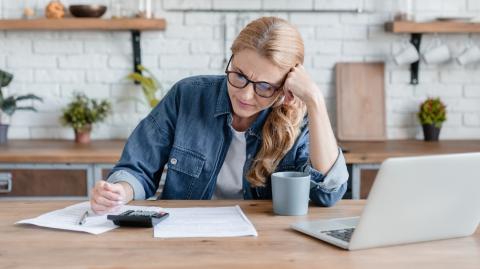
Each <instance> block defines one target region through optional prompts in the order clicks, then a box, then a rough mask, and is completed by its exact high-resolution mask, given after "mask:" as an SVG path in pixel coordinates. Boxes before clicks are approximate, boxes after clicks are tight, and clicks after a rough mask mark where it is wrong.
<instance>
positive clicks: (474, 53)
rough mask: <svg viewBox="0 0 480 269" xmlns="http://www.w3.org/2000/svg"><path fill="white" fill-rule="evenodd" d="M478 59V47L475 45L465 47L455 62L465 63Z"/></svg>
mask: <svg viewBox="0 0 480 269" xmlns="http://www.w3.org/2000/svg"><path fill="white" fill-rule="evenodd" d="M479 60H480V48H479V47H478V46H476V45H472V46H469V47H467V48H466V49H465V50H464V51H463V52H462V53H461V54H460V55H459V56H458V57H457V62H458V63H459V64H461V65H467V64H470V63H474V62H476V61H479Z"/></svg>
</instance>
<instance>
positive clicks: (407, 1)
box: [394, 0, 415, 21]
mask: <svg viewBox="0 0 480 269" xmlns="http://www.w3.org/2000/svg"><path fill="white" fill-rule="evenodd" d="M414 10H415V8H414V2H413V0H397V3H396V9H395V13H394V20H395V21H413V20H415V16H414Z"/></svg>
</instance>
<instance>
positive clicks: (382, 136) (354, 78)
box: [335, 63, 387, 141]
mask: <svg viewBox="0 0 480 269" xmlns="http://www.w3.org/2000/svg"><path fill="white" fill-rule="evenodd" d="M335 69H336V92H337V138H338V139H339V140H344V141H381V140H386V136H387V135H386V128H385V117H386V115H385V91H384V87H385V77H384V75H385V65H384V63H338V64H337V65H336V68H335Z"/></svg>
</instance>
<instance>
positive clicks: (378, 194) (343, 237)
mask: <svg viewBox="0 0 480 269" xmlns="http://www.w3.org/2000/svg"><path fill="white" fill-rule="evenodd" d="M479 167H480V153H465V154H449V155H435V156H422V157H402V158H390V159H387V160H385V161H384V162H383V163H382V165H381V167H380V170H379V172H378V174H377V176H376V178H375V182H374V184H373V186H372V189H371V191H370V194H369V196H368V200H367V202H366V205H365V207H364V210H363V212H362V214H361V216H360V217H351V218H339V219H319V220H314V221H304V222H299V223H295V224H292V225H291V228H293V229H295V230H297V231H300V232H302V233H305V234H308V235H310V236H313V237H316V238H318V239H320V240H323V241H325V242H328V243H330V244H333V245H336V246H338V247H341V248H344V249H348V250H357V249H365V248H374V247H381V246H390V245H398V244H406V243H414V242H422V241H431V240H438V239H447V238H455V237H463V236H468V235H471V234H473V233H474V232H475V231H476V229H477V226H478V223H479V221H480V173H479V170H478V168H479Z"/></svg>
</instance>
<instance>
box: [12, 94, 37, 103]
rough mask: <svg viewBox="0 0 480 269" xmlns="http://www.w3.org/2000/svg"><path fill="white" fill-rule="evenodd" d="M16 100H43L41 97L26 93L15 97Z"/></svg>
mask: <svg viewBox="0 0 480 269" xmlns="http://www.w3.org/2000/svg"><path fill="white" fill-rule="evenodd" d="M16 100H17V101H21V100H37V101H40V102H43V99H42V98H41V97H38V96H36V95H34V94H27V95H21V96H17V97H16Z"/></svg>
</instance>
